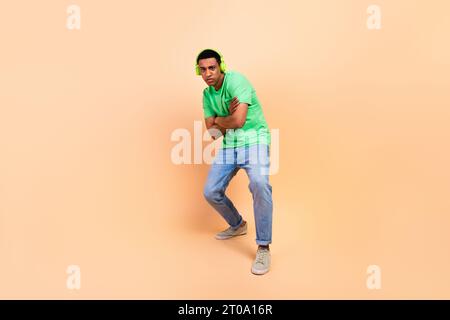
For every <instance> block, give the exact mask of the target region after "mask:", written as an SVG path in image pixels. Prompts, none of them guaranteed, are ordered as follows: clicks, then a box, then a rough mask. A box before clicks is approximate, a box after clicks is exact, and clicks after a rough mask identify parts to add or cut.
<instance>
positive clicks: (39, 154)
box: [0, 0, 450, 299]
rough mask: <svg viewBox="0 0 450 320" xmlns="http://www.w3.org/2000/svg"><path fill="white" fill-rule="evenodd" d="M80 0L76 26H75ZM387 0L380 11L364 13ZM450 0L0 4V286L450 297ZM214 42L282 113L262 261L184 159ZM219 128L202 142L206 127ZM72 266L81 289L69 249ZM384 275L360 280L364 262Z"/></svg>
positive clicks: (55, 290) (40, 290)
mask: <svg viewBox="0 0 450 320" xmlns="http://www.w3.org/2000/svg"><path fill="white" fill-rule="evenodd" d="M70 4H78V5H79V6H80V7H81V30H73V31H70V30H68V29H67V28H66V19H67V13H66V9H67V6H68V5H70ZM371 4H378V5H379V6H380V7H381V10H382V29H381V30H378V31H377V30H368V29H367V27H366V20H367V17H368V14H367V12H366V10H367V7H368V6H369V5H371ZM449 10H450V4H449V2H448V1H446V0H432V1H420V0H415V1H411V0H408V1H406V0H396V1H387V0H385V1H383V0H378V1H377V2H376V3H374V2H372V1H363V0H344V1H341V0H339V1H337V0H336V1H332V0H328V1H325V0H320V1H294V0H292V1H285V0H280V1H261V0H258V1H253V0H251V1H250V0H245V1H242V0H227V1H216V0H208V1H197V0H194V1H193V0H190V1H172V2H171V1H169V2H163V1H144V0H142V1H137V0H132V1H105V0H96V1H87V0H78V1H76V2H72V1H56V0H53V1H51V0H46V1H9V2H4V3H2V4H1V6H0V39H1V50H0V58H1V59H0V143H1V144H0V147H1V149H0V213H1V215H0V261H1V264H0V298H8V299H9V298H27V299H28V298H45V299H47V298H62V299H78V298H88V299H91V298H125V299H129V298H138V299H143V298H146V299H188V298H189V299H197V298H201V299H217V298H225V299H230V298H234V299H243V298H246V299H284V298H286V299H303V298H307V299H312V298H324V299H330V298H343V299H350V298H361V299H392V298H438V299H440V298H447V299H448V298H450V275H449V272H448V270H449V269H450V254H449V249H448V245H449V242H450V236H449V227H450V216H449V211H450V198H449V197H448V194H449V191H450V190H449V189H450V169H449V163H450V152H449V138H450V129H449V127H448V125H449V120H450V111H449V106H450V81H449V74H450V62H449V57H450V45H449V42H448V38H449V35H450V22H449V21H450V20H449V19H448V12H449ZM205 47H213V48H217V49H219V50H221V52H222V53H223V55H224V57H225V60H226V62H227V64H228V66H229V68H230V69H232V70H237V71H240V72H242V73H243V74H245V75H246V76H247V77H248V78H249V80H250V81H251V82H252V84H253V85H254V87H255V88H256V90H257V93H258V96H259V98H260V100H261V102H262V105H263V108H264V112H265V115H266V118H267V120H268V123H269V125H270V127H271V128H272V129H279V132H280V141H279V146H280V149H279V157H280V162H279V165H280V167H279V171H278V173H277V174H276V175H273V176H271V183H272V185H273V196H274V225H273V245H272V247H271V248H272V257H273V265H272V270H271V272H270V273H268V274H267V275H265V276H263V277H257V276H254V275H252V274H251V273H250V266H251V263H252V260H253V258H254V253H255V249H256V245H255V242H254V238H255V230H254V220H253V212H252V201H251V195H250V193H249V191H248V180H247V178H246V175H245V173H244V172H243V171H241V172H240V173H239V174H238V175H237V176H236V178H235V179H234V180H233V181H232V183H231V185H230V188H229V191H228V194H229V196H230V197H231V198H232V199H233V200H234V202H235V204H236V206H237V208H238V209H239V210H240V211H242V213H243V215H244V217H245V218H246V219H247V220H248V221H249V223H250V233H249V234H248V235H247V236H245V237H241V238H239V239H232V240H229V241H225V242H219V241H216V240H214V238H213V235H214V233H215V232H217V231H219V230H221V229H223V228H224V227H226V225H225V222H224V221H223V220H222V219H221V218H220V217H219V216H218V214H217V213H215V212H214V211H213V209H212V208H211V207H209V205H208V204H207V203H206V201H205V200H204V198H203V195H202V189H203V184H204V181H205V178H206V175H207V172H208V168H209V166H208V165H206V164H200V165H194V164H192V165H175V164H173V163H172V161H171V157H170V153H171V150H172V148H173V147H174V146H175V144H176V143H175V142H173V141H171V140H170V136H171V133H172V132H173V131H174V130H175V129H177V128H186V129H188V130H189V131H190V132H191V133H193V125H194V121H199V120H202V116H203V114H202V105H201V97H202V96H201V93H202V89H203V88H204V86H205V84H204V82H203V81H202V80H201V78H200V77H196V76H195V75H194V60H195V56H196V54H198V52H199V51H200V50H201V49H202V48H205ZM208 143H209V142H205V145H206V144H208ZM71 264H75V265H79V266H80V268H81V289H80V290H68V289H67V288H66V278H67V276H68V275H67V274H66V268H67V266H68V265H71ZM372 264H374V265H378V266H380V268H381V272H382V278H381V279H382V288H381V289H380V290H368V289H367V287H366V279H367V276H368V275H367V273H366V269H367V267H368V266H369V265H372Z"/></svg>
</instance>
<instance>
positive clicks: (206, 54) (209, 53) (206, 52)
mask: <svg viewBox="0 0 450 320" xmlns="http://www.w3.org/2000/svg"><path fill="white" fill-rule="evenodd" d="M208 58H216V61H217V64H218V65H219V66H220V63H221V62H222V60H221V59H220V54H218V53H217V52H216V51H214V50H211V49H206V50H203V51H202V52H200V54H199V55H198V57H197V64H198V62H199V61H200V59H208Z"/></svg>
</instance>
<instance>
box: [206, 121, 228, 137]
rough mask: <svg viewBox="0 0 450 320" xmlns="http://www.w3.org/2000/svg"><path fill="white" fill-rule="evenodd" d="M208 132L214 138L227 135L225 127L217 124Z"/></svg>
mask: <svg viewBox="0 0 450 320" xmlns="http://www.w3.org/2000/svg"><path fill="white" fill-rule="evenodd" d="M208 132H209V134H210V136H211V138H213V140H216V139H219V138H220V137H221V136H224V135H225V129H224V128H222V127H220V126H219V125H217V124H215V125H213V126H211V127H210V128H209V130H208Z"/></svg>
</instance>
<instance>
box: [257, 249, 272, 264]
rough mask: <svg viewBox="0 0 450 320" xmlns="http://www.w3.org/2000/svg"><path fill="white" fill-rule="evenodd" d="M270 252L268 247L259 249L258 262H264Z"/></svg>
mask: <svg viewBox="0 0 450 320" xmlns="http://www.w3.org/2000/svg"><path fill="white" fill-rule="evenodd" d="M268 254H269V250H267V249H260V250H258V254H257V255H256V262H257V263H264V260H265V259H266V257H267V255H268Z"/></svg>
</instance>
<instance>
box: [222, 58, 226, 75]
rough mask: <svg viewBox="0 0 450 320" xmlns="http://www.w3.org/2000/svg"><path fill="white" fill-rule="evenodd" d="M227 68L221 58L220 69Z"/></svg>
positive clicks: (224, 69) (223, 70)
mask: <svg viewBox="0 0 450 320" xmlns="http://www.w3.org/2000/svg"><path fill="white" fill-rule="evenodd" d="M226 70H227V65H226V64H225V62H224V61H223V58H222V62H221V63H220V71H222V72H225V71H226Z"/></svg>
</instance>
